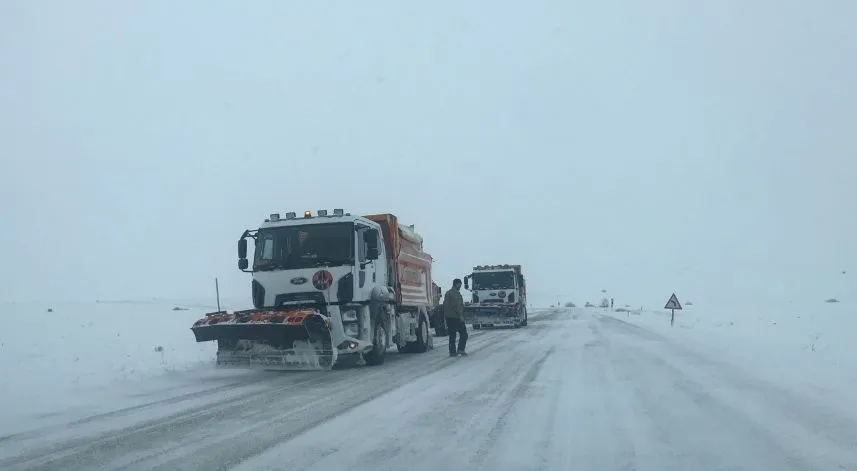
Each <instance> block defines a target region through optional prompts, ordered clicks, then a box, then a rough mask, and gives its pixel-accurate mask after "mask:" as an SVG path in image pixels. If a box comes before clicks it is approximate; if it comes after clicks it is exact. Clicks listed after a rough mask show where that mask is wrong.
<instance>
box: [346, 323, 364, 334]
mask: <svg viewBox="0 0 857 471" xmlns="http://www.w3.org/2000/svg"><path fill="white" fill-rule="evenodd" d="M343 327H344V329H345V335H347V336H349V337H358V336H360V326H359V325H357V324H345V325H344V326H343Z"/></svg>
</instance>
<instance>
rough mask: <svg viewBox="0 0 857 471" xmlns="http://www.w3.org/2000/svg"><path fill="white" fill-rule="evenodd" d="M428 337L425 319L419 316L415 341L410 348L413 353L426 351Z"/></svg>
mask: <svg viewBox="0 0 857 471" xmlns="http://www.w3.org/2000/svg"><path fill="white" fill-rule="evenodd" d="M430 335H431V334H430V333H429V329H428V323H426V318H425V317H423V316H420V325H419V327H418V328H417V341H416V342H414V344H413V347H412V348H413V352H414V353H425V352H427V351H428V348H429V336H430Z"/></svg>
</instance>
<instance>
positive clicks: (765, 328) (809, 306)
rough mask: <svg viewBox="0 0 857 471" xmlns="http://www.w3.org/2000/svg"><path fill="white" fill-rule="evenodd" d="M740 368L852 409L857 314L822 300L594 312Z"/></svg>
mask: <svg viewBox="0 0 857 471" xmlns="http://www.w3.org/2000/svg"><path fill="white" fill-rule="evenodd" d="M597 312H603V313H605V314H609V315H612V316H614V317H616V318H617V319H621V320H623V321H625V322H630V323H632V324H634V325H638V326H641V327H644V328H646V329H647V330H649V331H652V332H657V333H659V334H661V335H664V336H665V337H667V338H669V339H671V340H674V341H676V342H680V343H681V344H682V345H685V346H689V347H692V348H694V349H696V350H700V351H703V352H705V353H706V354H707V355H710V356H711V357H714V358H718V359H721V360H724V361H728V362H730V363H732V364H735V365H739V366H740V367H741V368H743V369H747V370H748V371H752V372H753V374H754V375H757V376H758V377H760V378H764V379H766V380H768V381H774V382H776V383H777V384H781V385H785V386H788V387H789V388H790V389H793V390H796V391H801V392H803V393H805V394H808V395H812V396H817V397H819V398H823V399H824V400H825V401H831V402H836V403H838V404H842V405H843V406H847V407H851V408H852V409H853V410H857V342H855V340H854V339H855V334H856V333H857V308H855V306H854V305H849V304H848V303H833V304H828V303H825V302H823V300H821V299H819V300H815V301H813V302H804V303H795V302H787V303H782V304H780V305H777V304H767V305H766V304H763V303H759V304H758V305H756V306H753V305H749V306H748V305H735V306H728V305H727V306H705V305H704V303H700V304H694V305H691V306H684V309H683V310H681V311H676V317H675V326H673V327H670V312H669V311H657V310H655V311H646V310H644V311H642V312H640V311H633V312H630V313H629V312H610V311H608V310H597Z"/></svg>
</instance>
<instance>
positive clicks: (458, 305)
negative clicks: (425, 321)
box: [443, 288, 464, 320]
mask: <svg viewBox="0 0 857 471" xmlns="http://www.w3.org/2000/svg"><path fill="white" fill-rule="evenodd" d="M443 315H444V317H451V318H453V319H462V320H463V319H464V298H462V297H461V293H460V292H459V291H458V290H456V289H455V288H450V290H449V291H447V292H446V294H445V295H444V296H443Z"/></svg>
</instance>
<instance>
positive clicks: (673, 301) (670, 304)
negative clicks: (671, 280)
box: [664, 293, 681, 311]
mask: <svg viewBox="0 0 857 471" xmlns="http://www.w3.org/2000/svg"><path fill="white" fill-rule="evenodd" d="M664 309H676V310H679V311H680V310H681V303H680V302H678V298H677V297H676V296H675V293H673V295H672V296H670V300H669V301H667V305H666V306H664Z"/></svg>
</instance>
